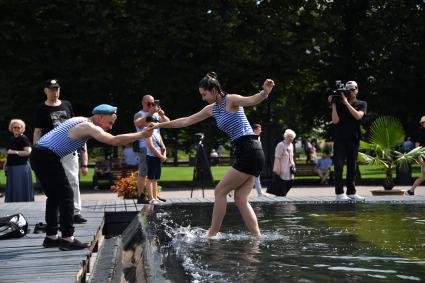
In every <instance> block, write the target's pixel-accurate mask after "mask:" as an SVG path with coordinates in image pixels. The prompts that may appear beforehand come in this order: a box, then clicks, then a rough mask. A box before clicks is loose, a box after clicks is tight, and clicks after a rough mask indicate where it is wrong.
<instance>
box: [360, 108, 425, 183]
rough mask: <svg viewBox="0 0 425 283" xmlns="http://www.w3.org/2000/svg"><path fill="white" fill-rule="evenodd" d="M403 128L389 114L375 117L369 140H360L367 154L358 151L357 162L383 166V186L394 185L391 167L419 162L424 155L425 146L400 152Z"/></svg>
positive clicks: (361, 146)
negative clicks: (398, 149) (398, 148)
mask: <svg viewBox="0 0 425 283" xmlns="http://www.w3.org/2000/svg"><path fill="white" fill-rule="evenodd" d="M404 137H405V135H404V129H403V126H402V125H401V122H400V121H399V120H398V119H397V118H395V117H391V116H382V117H379V118H377V119H376V120H375V121H374V122H373V123H372V125H371V127H370V137H369V142H365V141H361V142H360V148H361V149H365V150H367V151H368V152H369V153H370V155H369V154H366V153H362V152H360V153H359V162H363V163H367V164H378V165H381V166H383V167H384V168H385V176H386V177H385V181H384V184H383V186H384V188H385V189H386V190H391V189H392V188H393V187H394V180H393V174H392V169H393V167H394V166H398V165H400V166H408V165H409V164H412V163H419V160H421V159H422V158H423V157H425V147H417V148H414V149H412V150H411V151H409V152H406V153H401V152H399V151H397V150H396V149H397V147H398V146H399V145H401V144H402V143H403V141H404Z"/></svg>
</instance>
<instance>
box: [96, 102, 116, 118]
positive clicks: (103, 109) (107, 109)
mask: <svg viewBox="0 0 425 283" xmlns="http://www.w3.org/2000/svg"><path fill="white" fill-rule="evenodd" d="M91 113H92V114H93V115H95V114H115V113H117V107H115V106H111V105H109V104H100V105H98V106H96V107H95V108H93V111H92V112H91Z"/></svg>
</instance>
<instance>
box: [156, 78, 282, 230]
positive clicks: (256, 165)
mask: <svg viewBox="0 0 425 283" xmlns="http://www.w3.org/2000/svg"><path fill="white" fill-rule="evenodd" d="M273 86H274V82H273V81H272V80H270V79H267V80H266V81H265V82H264V84H263V90H262V91H260V92H259V93H257V94H254V95H251V96H240V95H237V94H232V95H230V94H227V93H226V92H224V91H223V90H222V88H221V85H220V83H219V81H218V80H217V75H216V74H215V73H214V72H210V73H208V74H207V75H206V76H205V77H204V78H202V79H201V81H200V82H199V93H200V94H201V97H202V100H204V101H205V102H207V103H208V105H207V106H205V107H204V108H203V109H202V110H201V111H199V112H197V113H195V114H193V115H191V116H188V117H184V118H179V119H176V120H173V121H169V122H163V123H159V124H157V125H156V127H160V128H183V127H187V126H190V125H193V124H195V123H198V122H200V121H202V120H205V119H207V118H208V117H211V116H213V117H214V119H215V120H216V122H217V126H218V128H219V129H220V130H222V131H223V132H225V133H226V134H228V135H229V136H230V138H231V139H232V142H233V145H234V146H235V157H236V160H235V162H234V164H233V165H232V168H231V169H230V170H229V171H228V172H227V173H226V175H225V176H224V177H223V179H222V180H221V181H220V182H219V183H218V185H217V187H216V188H215V193H214V194H215V202H214V210H213V215H212V220H211V227H210V229H209V230H208V236H215V235H216V234H217V233H218V232H219V231H220V226H221V223H222V222H223V218H224V215H225V214H226V208H227V199H226V197H227V195H228V193H229V192H231V191H233V190H234V191H235V193H234V198H235V204H236V206H237V207H238V209H239V211H240V213H241V215H242V219H243V220H244V222H245V225H246V226H247V228H248V230H249V231H250V232H251V234H252V235H254V236H259V235H260V229H259V227H258V222H257V217H256V215H255V213H254V210H253V209H252V207H251V205H250V204H249V202H248V196H249V194H250V192H251V189H252V187H253V185H254V181H255V177H256V176H258V175H259V174H260V172H261V170H262V168H263V166H264V153H263V149H262V148H261V143H260V142H259V141H258V139H257V136H255V135H254V132H253V130H252V128H251V125H250V124H249V122H248V119H247V118H246V115H245V111H244V109H243V107H246V106H253V105H256V104H258V103H260V102H262V101H263V100H265V99H266V98H267V97H268V95H269V94H270V92H271V91H272V89H273Z"/></svg>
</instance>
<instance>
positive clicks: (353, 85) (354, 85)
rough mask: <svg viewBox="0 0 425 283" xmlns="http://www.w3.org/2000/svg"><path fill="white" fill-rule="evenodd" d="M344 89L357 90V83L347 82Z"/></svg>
mask: <svg viewBox="0 0 425 283" xmlns="http://www.w3.org/2000/svg"><path fill="white" fill-rule="evenodd" d="M345 88H346V89H348V90H352V89H357V83H356V82H355V81H348V82H347V83H346V84H345Z"/></svg>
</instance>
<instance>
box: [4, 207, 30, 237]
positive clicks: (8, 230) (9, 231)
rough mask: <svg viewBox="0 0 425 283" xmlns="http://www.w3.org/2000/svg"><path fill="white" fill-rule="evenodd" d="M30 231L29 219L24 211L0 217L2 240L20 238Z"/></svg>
mask: <svg viewBox="0 0 425 283" xmlns="http://www.w3.org/2000/svg"><path fill="white" fill-rule="evenodd" d="M27 232H28V221H27V220H26V219H25V217H24V215H23V214H22V213H17V214H13V215H9V216H6V217H0V240H3V239H10V238H20V237H23V236H25V235H26V234H27Z"/></svg>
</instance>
